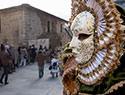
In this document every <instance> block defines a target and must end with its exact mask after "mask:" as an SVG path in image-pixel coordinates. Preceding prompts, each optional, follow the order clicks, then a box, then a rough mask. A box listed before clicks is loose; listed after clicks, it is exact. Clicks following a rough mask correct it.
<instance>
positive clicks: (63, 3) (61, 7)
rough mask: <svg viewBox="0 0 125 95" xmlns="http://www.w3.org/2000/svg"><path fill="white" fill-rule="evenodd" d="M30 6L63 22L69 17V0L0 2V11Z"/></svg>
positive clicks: (12, 0) (15, 0)
mask: <svg viewBox="0 0 125 95" xmlns="http://www.w3.org/2000/svg"><path fill="white" fill-rule="evenodd" d="M21 4H30V5H31V6H33V7H35V8H38V9H40V10H42V11H45V12H48V13H50V14H53V15H55V16H57V17H60V18H62V19H65V20H69V18H70V16H71V0H0V9H4V8H9V7H13V6H18V5H21Z"/></svg>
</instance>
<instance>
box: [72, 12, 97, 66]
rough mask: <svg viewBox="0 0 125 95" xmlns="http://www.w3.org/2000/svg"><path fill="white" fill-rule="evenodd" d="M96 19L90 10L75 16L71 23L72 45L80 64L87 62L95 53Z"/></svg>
mask: <svg viewBox="0 0 125 95" xmlns="http://www.w3.org/2000/svg"><path fill="white" fill-rule="evenodd" d="M94 20H95V19H94V16H93V15H92V14H91V13H90V12H88V11H83V12H82V13H80V14H78V15H77V16H76V17H75V19H74V21H73V23H72V25H71V31H72V33H73V38H72V41H71V43H70V47H71V48H72V53H73V54H74V56H75V60H76V61H77V63H79V64H81V63H83V64H84V63H86V62H87V61H88V60H89V59H90V58H91V56H92V54H93V50H94V47H93V45H94V43H93V31H94V24H95V22H94Z"/></svg>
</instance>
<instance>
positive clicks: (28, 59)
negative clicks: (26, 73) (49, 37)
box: [0, 44, 61, 85]
mask: <svg viewBox="0 0 125 95" xmlns="http://www.w3.org/2000/svg"><path fill="white" fill-rule="evenodd" d="M16 52H17V53H18V54H16ZM60 52H61V50H53V49H51V48H49V49H47V48H46V47H44V48H42V45H40V46H39V48H36V47H35V45H31V46H29V48H27V47H26V46H25V45H20V46H19V47H18V48H17V50H15V49H14V47H12V46H9V45H8V44H1V47H0V70H1V71H2V75H1V76H0V83H1V84H5V85H6V84H8V83H9V82H8V74H12V73H13V72H16V69H17V68H20V67H25V66H26V65H29V64H34V63H35V62H37V63H38V72H39V78H42V77H43V75H44V64H46V63H50V66H51V67H52V68H51V69H49V70H50V74H52V77H53V78H54V74H56V77H58V73H59V63H60V62H59V60H58V59H57V57H55V55H56V56H59V54H60ZM54 57H55V58H54ZM4 78H5V79H4ZM3 80H4V82H3Z"/></svg>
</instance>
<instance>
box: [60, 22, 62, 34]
mask: <svg viewBox="0 0 125 95" xmlns="http://www.w3.org/2000/svg"><path fill="white" fill-rule="evenodd" d="M60 32H62V24H61V25H60Z"/></svg>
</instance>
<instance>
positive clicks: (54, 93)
mask: <svg viewBox="0 0 125 95" xmlns="http://www.w3.org/2000/svg"><path fill="white" fill-rule="evenodd" d="M48 67H49V65H48V64H47V65H45V68H44V76H43V78H42V79H38V67H37V65H36V64H33V65H28V66H26V67H21V68H17V70H16V72H14V73H12V74H9V80H8V81H9V84H8V85H1V84H0V95H62V89H63V85H62V83H61V76H59V77H58V78H54V79H53V78H52V77H51V75H50V72H49V70H48Z"/></svg>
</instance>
